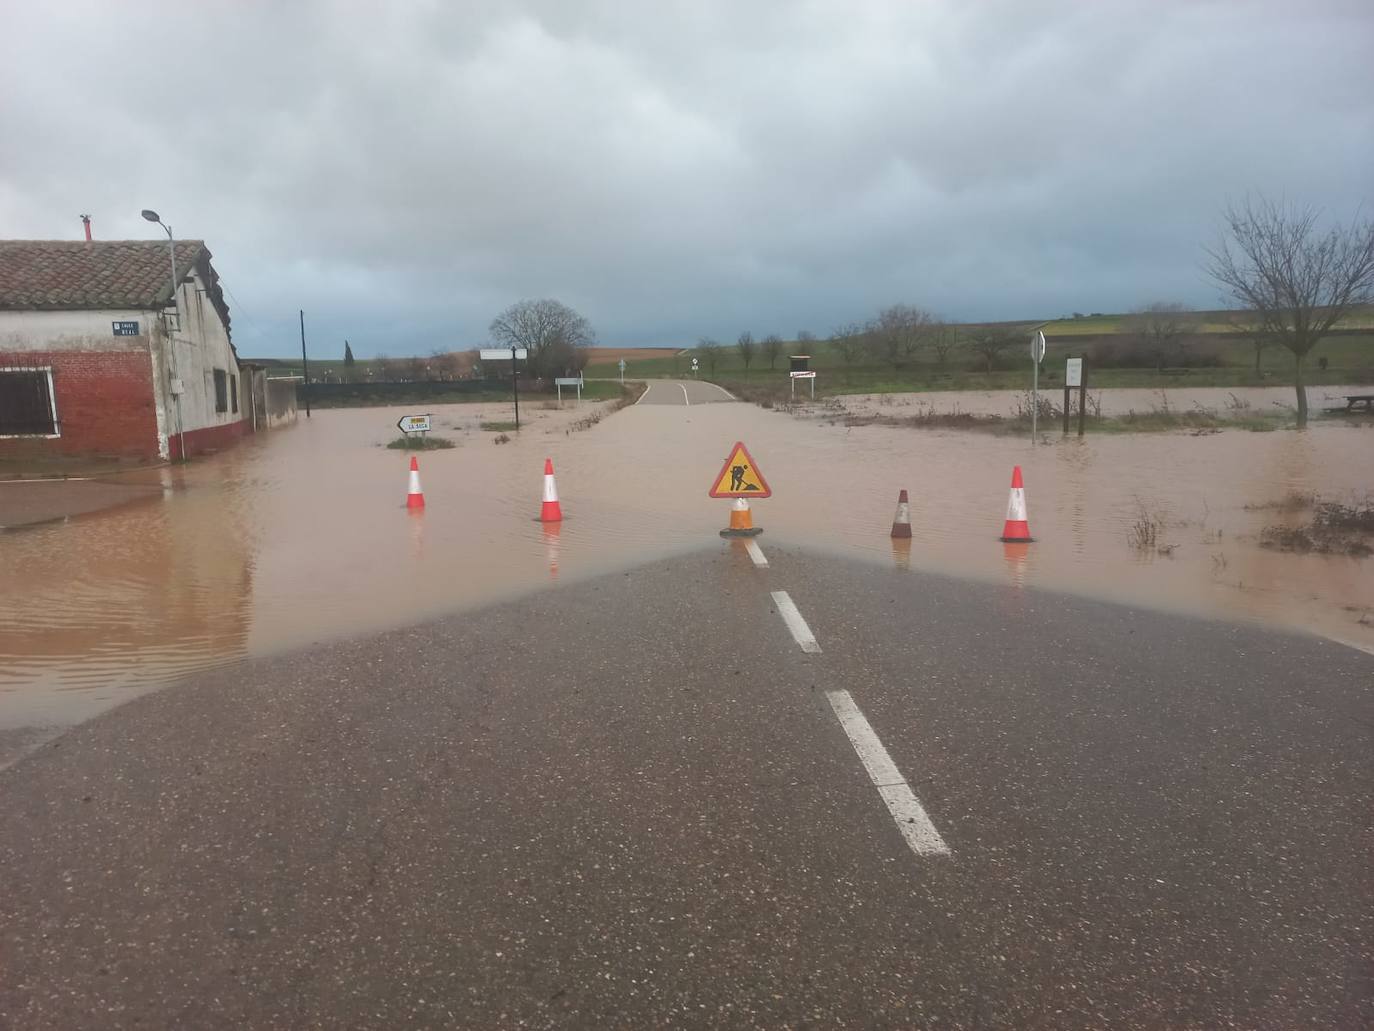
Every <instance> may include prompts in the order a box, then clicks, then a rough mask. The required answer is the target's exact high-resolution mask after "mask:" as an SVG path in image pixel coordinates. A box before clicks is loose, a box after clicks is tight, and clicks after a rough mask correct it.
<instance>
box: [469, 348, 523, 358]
mask: <svg viewBox="0 0 1374 1031" xmlns="http://www.w3.org/2000/svg"><path fill="white" fill-rule="evenodd" d="M478 354H480V355H481V356H482V361H484V362H500V361H506V362H508V361H510V348H509V347H484V348H482V349H481V350H480V351H479V352H478ZM529 356H530V352H529V349H528V348H524V347H517V348H516V349H515V357H517V358H528V357H529Z"/></svg>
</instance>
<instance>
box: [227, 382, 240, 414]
mask: <svg viewBox="0 0 1374 1031" xmlns="http://www.w3.org/2000/svg"><path fill="white" fill-rule="evenodd" d="M229 410H230V411H231V412H233V413H234V414H235V415H238V414H239V378H238V377H237V376H235V377H234V378H233V379H231V380H230V381H229Z"/></svg>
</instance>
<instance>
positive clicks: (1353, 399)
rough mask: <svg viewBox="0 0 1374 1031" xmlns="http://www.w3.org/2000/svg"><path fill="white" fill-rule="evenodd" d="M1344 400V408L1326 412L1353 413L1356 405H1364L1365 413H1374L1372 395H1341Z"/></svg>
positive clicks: (1373, 395)
mask: <svg viewBox="0 0 1374 1031" xmlns="http://www.w3.org/2000/svg"><path fill="white" fill-rule="evenodd" d="M1341 397H1343V398H1345V407H1344V408H1328V409H1327V411H1328V412H1353V411H1355V406H1356V405H1364V410H1365V411H1366V412H1374V394H1342V395H1341Z"/></svg>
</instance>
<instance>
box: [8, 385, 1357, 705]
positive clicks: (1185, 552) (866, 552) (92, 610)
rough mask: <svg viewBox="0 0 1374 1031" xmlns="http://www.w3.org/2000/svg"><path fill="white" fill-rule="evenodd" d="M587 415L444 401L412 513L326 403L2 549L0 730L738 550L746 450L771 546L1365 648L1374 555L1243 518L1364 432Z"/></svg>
mask: <svg viewBox="0 0 1374 1031" xmlns="http://www.w3.org/2000/svg"><path fill="white" fill-rule="evenodd" d="M1221 393H1228V392H1226V391H1223V392H1221ZM598 407H601V406H596V405H591V404H588V405H585V406H584V407H583V408H582V409H581V410H580V411H574V410H572V409H571V406H570V408H569V410H565V411H561V412H552V411H547V410H537V411H534V412H531V413H530V419H531V421H530V422H529V424H528V425H527V426H526V428H525V429H523V430H522V431H521V432H520V433H519V434H512V435H511V436H512V437H513V438H514V439H513V440H512V441H511V442H510V443H508V444H503V445H494V444H493V442H492V441H493V434H491V433H484V432H482V431H480V429H478V428H477V424H478V422H479V421H480V420H481V419H484V418H486V419H491V418H508V414H507V410H506V409H505V408H502V407H500V406H485V405H484V406H463V405H456V406H437V407H435V408H434V409H433V411H434V414H435V415H436V418H437V422H438V424H439V426H440V430H439V432H441V433H448V434H449V435H452V436H453V437H454V439H455V440H457V441H458V444H459V446H458V447H457V448H455V449H453V450H450V451H438V452H429V453H425V454H423V455H422V456H421V458H420V463H421V476H422V480H423V485H424V489H425V494H426V500H427V507H426V509H424V510H423V512H421V513H418V514H412V513H408V512H407V511H406V509H405V507H404V497H405V487H406V468H407V466H408V457H407V455H405V454H404V453H402V452H396V451H390V450H386V449H385V448H384V447H382V446H381V445H382V444H384V443H385V442H386V441H388V440H390V439H391V438H392V437H394V436H395V432H396V431H395V421H396V419H397V417H398V416H399V415H401V414H404V410H403V409H389V408H388V409H352V410H326V411H321V412H317V413H316V414H315V416H314V418H313V419H310V420H308V421H306V420H304V419H302V420H301V422H300V423H299V424H298V425H297V426H295V427H291V428H288V429H285V430H281V431H277V432H273V433H266V434H262V435H259V436H258V437H256V438H252V439H250V440H248V441H247V442H245V443H244V444H242V445H241V446H239V447H237V448H234V449H232V450H231V451H228V452H226V453H224V454H222V455H219V456H216V457H214V458H209V459H205V460H202V461H197V462H195V463H192V464H190V465H189V466H186V467H180V468H178V467H174V468H170V469H162V470H154V471H150V472H148V473H147V474H146V477H147V479H148V482H150V483H156V484H159V485H160V486H161V488H162V489H161V490H160V491H158V492H157V493H156V494H155V495H154V496H152V497H149V498H145V499H143V500H138V501H134V502H131V503H129V504H128V505H126V506H124V507H121V508H117V509H114V510H111V511H108V512H103V513H97V514H92V515H88V516H82V517H78V518H75V519H73V520H71V521H69V522H67V523H64V524H52V525H45V526H38V527H33V528H30V529H26V530H20V531H12V532H7V533H4V534H0V584H3V585H4V591H3V594H2V595H0V731H3V730H14V729H16V728H26V727H44V726H62V725H66V724H70V723H72V722H75V721H77V720H80V719H83V718H85V717H87V716H89V715H91V714H93V713H95V712H97V711H100V710H101V709H103V708H107V707H109V706H110V705H113V704H116V703H118V702H119V701H121V700H123V699H125V698H128V697H131V696H133V695H134V694H137V693H139V692H141V691H144V690H147V689H149V688H151V687H154V686H157V685H159V684H163V683H166V682H168V681H170V680H172V679H175V678H176V677H178V676H181V675H184V674H186V673H188V672H192V671H195V670H198V669H204V668H208V667H212V666H216V665H220V664H224V663H228V662H232V661H234V660H236V659H238V658H240V657H242V656H245V655H259V654H266V653H270V652H274V651H279V650H283V649H287V648H292V647H296V646H300V645H305V644H309V643H312V642H316V641H328V640H331V639H336V638H340V637H344V636H347V635H351V634H355V633H359V632H363V631H367V630H373V629H380V628H384V627H391V626H399V625H404V624H407V623H411V622H415V621H417V620H421V619H424V618H426V617H430V616H435V615H438V614H440V613H445V612H451V611H456V610H458V611H460V610H463V609H470V608H473V607H477V606H482V605H486V604H489V603H491V602H494V601H497V600H503V599H506V598H510V597H513V596H516V595H519V594H522V593H525V592H528V591H531V590H537V589H542V588H546V587H548V586H550V585H555V584H558V583H561V582H569V581H572V580H575V579H579V578H583V577H586V576H590V575H595V574H599V573H604V572H609V571H615V570H625V571H627V573H630V575H633V574H632V572H631V571H632V570H633V568H634V567H635V566H636V565H638V564H640V563H643V562H645V561H647V560H650V559H654V558H658V557H663V556H666V555H670V554H674V553H681V552H686V551H689V550H692V549H696V548H703V547H705V548H716V547H723V546H725V545H723V544H721V543H720V542H719V541H718V539H717V537H716V531H717V530H719V529H720V528H722V527H724V526H725V525H726V522H727V518H728V503H727V502H721V501H713V500H711V499H709V498H707V497H706V491H707V489H708V487H709V485H710V483H711V481H712V478H713V477H714V475H715V474H716V473H717V471H718V469H719V467H720V463H721V462H722V460H723V459H724V457H725V455H726V454H727V453H728V451H729V448H730V445H731V444H732V443H733V442H734V441H735V440H736V439H743V440H744V441H746V442H747V444H748V445H749V448H750V451H751V452H752V453H753V455H754V456H755V458H756V459H757V461H758V462H759V464H760V465H761V467H762V468H763V470H764V473H765V474H766V476H767V478H768V481H769V483H770V485H771V486H772V489H773V492H774V496H773V498H772V499H770V500H766V501H761V502H757V503H756V504H755V506H754V520H755V523H756V524H757V525H760V526H762V527H764V528H765V530H766V533H765V535H764V536H763V538H761V543H762V545H763V546H764V548H765V549H768V548H770V547H771V548H776V547H779V546H788V545H802V546H806V547H810V548H819V549H823V550H826V551H830V552H835V553H839V554H842V555H846V556H850V557H857V558H861V559H864V560H866V561H869V562H877V563H882V564H892V563H896V564H898V565H900V566H903V567H907V568H910V569H911V570H912V571H913V572H919V571H920V570H934V571H939V572H946V573H951V574H954V575H958V576H967V577H974V578H978V579H984V580H992V581H1001V582H1005V583H1007V584H1008V585H1011V586H1013V587H1016V586H1023V585H1033V586H1038V587H1046V588H1052V589H1061V590H1066V591H1072V592H1077V593H1080V594H1090V595H1094V596H1098V597H1103V598H1108V599H1111V600H1115V601H1122V602H1128V603H1132V604H1136V605H1143V606H1148V607H1160V608H1169V609H1176V610H1181V611H1185V612H1190V613H1197V614H1205V615H1212V616H1217V617H1220V618H1226V619H1258V620H1263V621H1267V622H1271V623H1274V624H1277V625H1281V626H1286V627H1291V628H1300V629H1311V630H1315V631H1318V632H1320V633H1323V634H1326V635H1328V636H1331V637H1333V638H1336V639H1338V640H1342V641H1346V642H1351V643H1354V644H1356V645H1359V646H1362V647H1365V648H1370V649H1374V625H1371V623H1372V622H1374V576H1372V575H1371V572H1374V560H1371V559H1354V558H1346V557H1329V556H1316V555H1291V554H1281V553H1277V552H1272V551H1268V550H1265V549H1262V548H1260V547H1259V546H1258V542H1257V535H1258V534H1259V532H1260V531H1261V530H1262V529H1263V528H1265V527H1266V526H1269V525H1273V524H1275V523H1281V522H1283V521H1285V520H1289V521H1291V520H1294V519H1300V518H1301V517H1302V513H1296V514H1295V513H1282V512H1277V511H1275V510H1273V509H1265V508H1257V507H1254V506H1262V505H1266V504H1268V503H1271V502H1277V501H1279V500H1281V499H1282V498H1284V497H1285V496H1286V495H1287V494H1289V493H1290V492H1315V493H1317V494H1319V495H1321V496H1322V497H1323V498H1329V499H1331V500H1350V499H1358V498H1363V497H1365V496H1366V494H1367V492H1368V491H1369V489H1370V485H1371V480H1374V446H1371V445H1374V432H1372V431H1370V430H1368V429H1361V428H1359V427H1356V426H1341V425H1334V426H1320V427H1314V428H1313V429H1311V430H1309V431H1307V432H1304V433H1295V432H1275V433H1262V434H1257V433H1246V432H1231V431H1228V432H1224V433H1217V434H1212V435H1208V436H1203V437H1193V436H1189V435H1186V434H1150V435H1121V434H1117V435H1111V436H1102V437H1092V436H1089V437H1088V438H1087V439H1085V440H1082V441H1079V440H1077V439H1072V438H1071V439H1069V440H1067V441H1065V442H1062V443H1054V444H1050V445H1048V446H1039V447H1032V446H1030V444H1029V443H1027V442H1022V441H1017V440H1009V439H1006V438H998V437H993V436H989V435H986V434H980V433H960V432H957V431H920V432H914V431H910V430H903V429H892V428H886V427H880V426H864V427H853V428H845V427H842V426H829V425H822V424H820V423H818V422H816V421H814V420H808V419H803V418H797V417H794V416H791V415H787V414H784V413H782V412H777V411H765V410H763V409H761V408H757V407H755V406H752V405H746V404H738V403H716V404H700V405H698V404H690V405H688V404H682V405H669V404H662V405H659V404H641V405H638V406H632V407H630V408H626V409H624V410H623V411H620V412H617V413H615V414H614V415H611V416H609V417H608V418H606V419H605V420H604V421H602V422H600V423H599V424H596V425H594V426H592V427H591V428H589V429H585V430H582V431H578V430H576V429H574V426H573V424H574V422H575V421H576V420H577V419H579V418H582V417H584V416H585V415H586V414H588V413H590V412H594V411H596V410H597V408H598ZM1104 408H1105V404H1104ZM488 409H489V410H488ZM966 410H967V409H966ZM523 415H525V413H524V411H523V410H522V416H523ZM546 456H548V457H551V458H552V459H553V461H554V464H555V469H556V473H557V478H558V485H559V488H560V492H561V498H562V505H563V510H564V513H565V521H564V522H563V523H562V524H561V525H559V526H554V527H545V526H543V525H541V524H539V523H538V522H536V521H535V516H536V515H537V514H538V511H539V502H540V488H541V481H542V472H543V462H544V459H545V457H546ZM1017 463H1019V464H1020V465H1021V466H1022V467H1023V469H1024V470H1025V476H1026V486H1027V496H1028V500H1029V507H1030V512H1029V516H1030V524H1031V529H1032V532H1033V533H1034V535H1035V536H1036V537H1037V539H1038V541H1037V543H1035V544H1033V545H1029V546H1019V547H1018V546H1004V545H1002V544H1000V543H999V542H998V541H997V539H996V538H997V536H998V534H999V533H1000V531H1001V525H1002V520H1003V517H1004V514H1005V506H1006V497H1007V487H1008V483H1009V478H1010V473H1011V467H1012V465H1013V464H1017ZM901 488H907V489H908V490H910V492H911V511H912V521H913V540H912V541H911V543H910V548H909V550H908V549H905V548H903V550H900V551H894V549H893V544H892V542H891V541H890V540H889V538H888V530H889V527H890V524H891V520H892V513H893V509H894V507H895V502H896V497H897V492H898V490H899V489H901ZM1142 513H1144V514H1148V515H1149V516H1150V517H1151V518H1152V519H1154V520H1157V521H1158V524H1159V527H1160V529H1159V533H1160V540H1159V542H1158V544H1159V546H1158V547H1156V548H1155V549H1153V550H1150V551H1148V552H1142V551H1140V550H1138V549H1136V548H1134V547H1132V546H1131V544H1130V543H1128V533H1129V532H1130V528H1131V526H1132V524H1133V523H1134V522H1136V521H1137V520H1138V519H1140V518H1141V516H1142ZM1009 597H1011V596H1009ZM1015 612H1016V608H1015V606H1014V605H1013V606H1010V607H1009V609H1008V618H1015ZM589 618H590V614H589ZM912 630H913V632H914V633H918V632H919V628H918V627H913V628H912ZM1046 632H1047V633H1053V627H1047V628H1046ZM517 638H518V635H517ZM491 646H492V647H493V648H504V647H509V646H510V643H509V642H508V641H492V642H491ZM625 649H626V653H627V655H628V654H632V653H633V651H634V649H635V642H634V641H632V640H627V641H626V642H625Z"/></svg>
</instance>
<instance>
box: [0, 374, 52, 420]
mask: <svg viewBox="0 0 1374 1031" xmlns="http://www.w3.org/2000/svg"><path fill="white" fill-rule="evenodd" d="M57 427H58V423H57V399H56V395H55V394H54V393H53V387H52V369H50V368H35V369H16V368H3V367H0V437H56V436H59V433H58V429H57Z"/></svg>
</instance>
